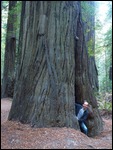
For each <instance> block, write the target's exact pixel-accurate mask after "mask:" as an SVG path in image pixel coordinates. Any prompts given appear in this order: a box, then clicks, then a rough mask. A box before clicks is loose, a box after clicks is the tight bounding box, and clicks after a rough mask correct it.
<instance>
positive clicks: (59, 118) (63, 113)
mask: <svg viewBox="0 0 113 150" xmlns="http://www.w3.org/2000/svg"><path fill="white" fill-rule="evenodd" d="M93 19H94V18H91V17H90V18H89V21H91V27H92V25H93V26H94V20H93ZM86 28H88V27H87V24H86V23H85V22H84V21H83V19H82V7H81V2H80V1H32V2H31V1H23V4H22V18H21V29H20V43H19V62H18V63H19V66H18V72H17V79H16V85H15V90H14V97H13V103H12V107H11V110H10V114H9V117H8V118H9V120H19V121H21V122H23V123H30V124H31V125H32V126H36V127H54V126H58V127H65V126H66V127H71V128H75V129H79V125H78V122H77V120H76V119H75V118H74V116H75V101H76V102H83V101H84V99H87V100H88V102H89V103H90V104H91V105H92V109H93V111H94V117H93V118H91V119H90V120H89V123H88V126H89V135H91V136H93V135H96V134H98V133H99V132H100V131H101V129H102V120H101V117H100V115H99V112H98V108H97V102H96V99H95V96H94V89H97V87H98V84H97V72H96V66H95V60H94V56H93V57H90V56H89V55H88V47H87V41H88V40H89V39H90V38H91V37H92V39H93V43H94V31H92V30H94V28H93V29H92V30H91V31H90V34H89V33H88V35H87V36H85V33H84V30H86ZM92 50H94V44H93V45H92ZM92 71H93V72H92ZM93 74H94V75H93Z"/></svg>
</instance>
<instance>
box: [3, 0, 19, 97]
mask: <svg viewBox="0 0 113 150" xmlns="http://www.w3.org/2000/svg"><path fill="white" fill-rule="evenodd" d="M16 3H17V1H9V13H8V21H7V33H6V46H5V56H4V71H3V81H2V98H3V97H12V96H13V87H14V78H15V75H14V73H15V67H14V65H15V52H16V29H15V26H14V22H15V21H16V15H15V13H13V12H12V9H13V8H14V7H15V6H16Z"/></svg>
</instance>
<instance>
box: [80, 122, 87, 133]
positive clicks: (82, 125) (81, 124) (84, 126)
mask: <svg viewBox="0 0 113 150" xmlns="http://www.w3.org/2000/svg"><path fill="white" fill-rule="evenodd" d="M79 124H80V129H81V131H82V132H83V133H84V134H86V135H87V133H88V128H87V126H86V125H85V123H84V122H79Z"/></svg>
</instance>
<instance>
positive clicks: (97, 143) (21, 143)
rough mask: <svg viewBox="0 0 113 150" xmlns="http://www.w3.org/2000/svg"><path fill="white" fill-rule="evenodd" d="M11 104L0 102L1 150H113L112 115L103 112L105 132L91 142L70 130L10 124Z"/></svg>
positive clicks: (86, 137) (83, 135)
mask: <svg viewBox="0 0 113 150" xmlns="http://www.w3.org/2000/svg"><path fill="white" fill-rule="evenodd" d="M11 103H12V102H11V99H9V98H7V99H2V100H1V149H112V113H108V112H106V111H105V110H104V111H102V112H101V115H102V119H103V123H104V130H103V131H102V133H100V134H99V135H98V136H95V137H94V138H91V137H88V136H86V135H85V134H83V133H82V132H80V131H78V130H75V129H71V128H66V127H64V128H56V127H54V128H31V127H30V125H25V124H21V123H20V122H16V121H7V117H8V113H9V110H10V107H11Z"/></svg>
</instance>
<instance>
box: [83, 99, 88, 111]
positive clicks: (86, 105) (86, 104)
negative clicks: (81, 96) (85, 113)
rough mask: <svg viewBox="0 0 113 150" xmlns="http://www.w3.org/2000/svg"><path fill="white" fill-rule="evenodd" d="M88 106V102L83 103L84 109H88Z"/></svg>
mask: <svg viewBox="0 0 113 150" xmlns="http://www.w3.org/2000/svg"><path fill="white" fill-rule="evenodd" d="M88 105H89V104H88V102H87V101H84V103H83V108H84V109H87V108H88Z"/></svg>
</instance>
